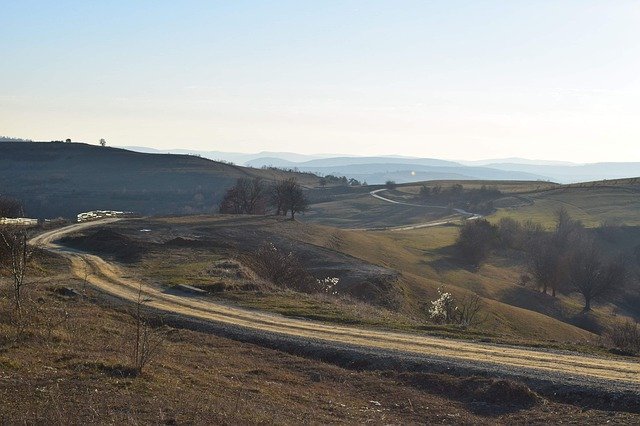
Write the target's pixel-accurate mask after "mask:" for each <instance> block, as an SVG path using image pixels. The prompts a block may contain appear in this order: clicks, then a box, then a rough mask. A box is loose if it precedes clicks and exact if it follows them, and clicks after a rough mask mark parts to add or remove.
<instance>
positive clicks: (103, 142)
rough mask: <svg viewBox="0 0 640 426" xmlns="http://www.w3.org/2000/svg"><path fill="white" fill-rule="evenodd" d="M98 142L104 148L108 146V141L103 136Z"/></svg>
mask: <svg viewBox="0 0 640 426" xmlns="http://www.w3.org/2000/svg"><path fill="white" fill-rule="evenodd" d="M98 143H99V144H100V146H101V147H103V148H104V147H105V146H107V141H106V140H105V139H103V138H101V139H100V140H99V141H98Z"/></svg>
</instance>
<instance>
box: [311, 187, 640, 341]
mask: <svg viewBox="0 0 640 426" xmlns="http://www.w3.org/2000/svg"><path fill="white" fill-rule="evenodd" d="M424 184H425V185H427V186H429V187H435V186H441V187H443V188H448V187H451V186H452V185H453V184H462V185H463V186H464V188H465V190H467V189H474V188H475V189H477V188H481V187H482V186H486V187H488V188H495V189H497V190H499V191H500V192H501V195H500V196H499V197H500V198H497V199H496V200H495V203H494V205H495V210H494V212H493V213H491V214H489V215H488V219H489V220H490V221H492V222H497V221H498V220H499V219H500V218H502V217H511V218H514V219H517V220H521V221H525V220H533V221H535V222H539V223H541V224H543V225H544V226H545V227H547V228H551V227H552V226H553V222H554V213H555V211H556V210H557V209H558V208H559V207H565V208H566V209H567V210H568V212H569V213H570V215H571V216H572V217H574V218H575V219H579V220H581V221H582V222H583V223H584V224H585V225H586V226H587V227H588V228H590V231H589V232H590V233H592V234H593V235H594V237H595V238H597V240H598V241H599V244H601V245H603V246H604V247H605V248H606V251H607V253H609V254H611V256H618V255H626V256H627V257H630V256H633V255H634V254H633V253H634V250H636V247H638V246H639V245H640V239H639V237H638V235H640V227H639V225H640V223H639V222H640V214H639V212H640V179H624V180H615V181H601V182H590V183H583V184H573V185H557V184H553V183H546V182H491V181H468V182H452V181H449V182H446V181H441V182H425V183H424ZM421 186H422V183H417V184H406V185H399V186H398V187H397V189H395V190H393V191H385V192H383V193H382V194H381V195H384V196H385V197H387V198H389V199H393V200H396V201H399V202H405V203H412V204H413V203H419V204H422V205H423V206H424V207H416V206H407V205H397V204H390V203H385V202H384V201H381V200H377V199H374V198H373V197H371V196H370V195H369V194H362V193H361V191H357V190H355V189H354V190H353V192H354V193H353V194H352V196H351V197H347V196H346V195H345V194H342V195H340V196H336V197H334V199H333V200H331V201H325V202H323V203H317V204H315V205H313V210H312V214H310V215H308V217H307V218H305V219H306V220H310V221H313V222H314V223H317V224H326V225H332V226H335V225H338V226H341V227H345V228H356V227H357V226H353V224H354V223H355V224H358V225H364V226H369V225H371V224H373V225H374V226H373V227H376V226H375V225H377V224H378V223H384V224H385V225H387V226H392V225H394V224H395V225H398V224H406V223H414V224H416V223H421V222H424V221H425V219H426V218H427V217H428V215H429V214H430V213H431V212H432V211H433V209H432V208H430V207H429V205H430V203H431V202H433V199H432V198H420V197H419V191H420V188H421ZM371 189H373V188H371ZM403 212H404V213H403ZM345 218H346V219H347V220H345ZM431 218H435V216H431ZM602 224H607V225H608V226H607V227H606V228H597V229H596V228H594V227H599V226H600V225H602ZM349 225H351V226H349ZM622 225H625V226H623V227H620V226H622ZM612 226H613V227H612ZM458 230H459V226H457V225H451V226H439V227H432V228H422V229H413V230H407V231H374V232H358V231H337V230H334V231H329V230H327V231H325V232H324V233H319V235H318V236H317V237H316V239H315V240H314V241H316V242H317V244H321V245H325V246H331V245H332V244H335V240H336V239H338V237H336V235H340V240H341V250H345V252H347V253H349V254H351V255H353V256H356V257H359V258H362V259H365V260H367V261H370V262H373V263H376V264H379V265H383V266H386V267H389V268H393V269H397V270H399V271H402V273H403V277H404V278H405V280H404V291H405V295H410V297H408V298H405V300H411V301H413V302H412V303H414V304H415V306H414V309H417V305H418V304H419V303H420V301H424V300H432V299H433V298H434V296H435V291H436V289H437V288H438V287H439V286H442V285H446V286H447V287H448V288H449V289H450V291H451V292H453V293H454V294H456V295H457V296H458V297H464V296H465V294H469V292H471V293H476V294H479V295H480V296H482V297H483V298H485V299H486V300H488V302H487V303H488V304H489V306H490V307H491V310H492V312H493V315H494V316H495V318H497V322H498V323H500V324H501V325H500V326H497V328H496V330H501V331H502V332H507V333H513V334H515V335H527V336H534V335H538V336H544V335H547V337H550V338H553V339H557V338H558V337H560V336H562V335H565V336H568V335H572V334H573V333H574V332H575V329H576V328H582V329H587V330H593V331H598V330H602V328H603V327H605V326H606V325H607V324H610V323H611V322H612V321H616V320H617V319H619V318H620V317H624V316H630V317H633V318H638V317H639V315H640V313H639V311H638V310H637V308H635V307H634V306H635V305H637V301H638V296H639V294H640V291H639V290H638V288H637V280H636V281H634V280H633V277H634V276H635V275H633V274H634V273H635V272H634V271H633V270H632V271H631V272H630V282H629V284H628V286H627V288H626V289H625V290H624V292H623V293H621V294H620V295H619V296H618V297H616V298H614V299H612V300H610V301H608V302H606V303H603V304H600V305H599V306H598V308H597V309H596V310H595V311H594V312H591V313H589V314H584V313H583V312H582V304H581V303H582V300H581V298H580V297H579V296H578V295H576V294H561V295H559V297H557V298H552V297H551V296H547V295H543V294H540V293H539V292H537V291H535V290H534V289H533V288H526V287H523V286H521V285H519V284H517V283H518V282H519V279H520V275H521V274H522V273H524V272H525V269H526V268H525V262H524V259H519V258H512V257H511V256H507V255H506V254H504V253H497V254H496V255H494V256H492V257H491V258H490V259H489V260H488V262H486V263H485V264H483V265H482V267H481V268H479V269H472V268H469V267H467V266H466V265H464V264H462V263H460V262H459V261H458V260H457V258H456V256H455V254H454V253H453V250H452V245H453V244H454V242H455V239H456V237H457V235H458ZM307 238H309V237H307ZM558 323H562V324H561V325H560V326H559V325H558ZM567 327H568V328H567ZM552 336H553V337H552Z"/></svg>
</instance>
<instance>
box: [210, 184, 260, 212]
mask: <svg viewBox="0 0 640 426" xmlns="http://www.w3.org/2000/svg"><path fill="white" fill-rule="evenodd" d="M267 205H268V187H267V185H266V183H265V182H264V181H263V180H262V179H260V178H254V179H245V178H241V179H238V180H237V181H236V184H235V185H234V186H232V187H231V188H229V189H228V190H227V192H226V193H225V195H224V198H223V199H222V202H221V203H220V213H227V214H265V213H266V210H267Z"/></svg>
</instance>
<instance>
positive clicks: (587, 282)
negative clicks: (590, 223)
mask: <svg viewBox="0 0 640 426" xmlns="http://www.w3.org/2000/svg"><path fill="white" fill-rule="evenodd" d="M568 276H569V283H570V284H571V287H572V288H573V289H574V290H576V291H577V292H579V293H580V294H581V295H582V297H583V298H584V310H585V311H589V310H591V304H592V302H593V301H594V300H598V299H601V298H603V297H605V296H607V295H609V294H611V293H613V292H615V291H617V290H619V289H620V288H621V287H622V285H623V284H624V280H625V276H626V272H625V267H624V264H623V263H622V262H621V261H612V262H605V261H603V260H602V255H601V254H600V253H599V252H598V250H597V249H596V247H595V245H594V243H593V241H592V240H590V239H586V238H585V239H583V240H582V241H580V242H577V243H576V246H575V247H574V249H573V253H572V255H571V257H570V258H569V262H568Z"/></svg>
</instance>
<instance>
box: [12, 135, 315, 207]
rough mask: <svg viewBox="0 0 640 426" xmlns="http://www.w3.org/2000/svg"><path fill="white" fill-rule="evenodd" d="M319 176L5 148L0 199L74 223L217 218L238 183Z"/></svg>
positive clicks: (88, 150) (38, 147)
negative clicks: (103, 213)
mask: <svg viewBox="0 0 640 426" xmlns="http://www.w3.org/2000/svg"><path fill="white" fill-rule="evenodd" d="M288 176H295V177H296V178H297V179H298V180H299V181H300V182H301V183H302V184H303V185H315V183H316V181H317V178H316V177H315V176H314V175H311V174H305V173H288V172H282V171H278V170H266V169H264V170H263V169H253V168H249V167H241V166H236V165H233V164H229V163H223V162H216V161H212V160H208V159H205V158H200V157H197V156H193V155H176V154H148V153H139V152H133V151H128V150H125V149H118V148H109V147H105V148H103V147H99V146H92V145H87V144H82V143H45V142H29V143H25V142H3V143H2V144H0V193H2V194H3V195H8V196H12V197H15V198H18V199H20V200H21V201H22V202H23V203H24V205H25V210H26V213H27V214H28V215H31V216H37V217H57V216H63V217H74V216H75V215H76V214H77V213H79V212H82V211H87V210H94V209H113V210H130V211H135V212H137V213H140V214H145V215H147V214H191V213H203V212H213V211H214V210H215V209H216V207H217V204H218V202H219V201H220V199H221V198H222V196H223V194H224V192H225V191H226V189H227V188H229V187H230V186H231V185H232V184H233V183H234V181H235V180H236V179H238V178H244V177H248V178H253V177H260V178H263V179H266V180H275V179H278V178H283V177H288Z"/></svg>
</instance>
